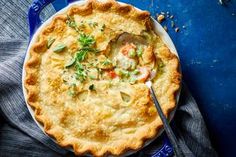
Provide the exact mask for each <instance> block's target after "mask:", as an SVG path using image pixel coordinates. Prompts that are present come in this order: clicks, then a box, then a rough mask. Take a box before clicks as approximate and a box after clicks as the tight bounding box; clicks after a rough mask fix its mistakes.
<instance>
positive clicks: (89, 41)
mask: <svg viewBox="0 0 236 157" xmlns="http://www.w3.org/2000/svg"><path fill="white" fill-rule="evenodd" d="M78 40H79V42H80V44H81V46H82V47H91V46H93V44H94V43H95V40H94V37H93V36H90V35H86V34H84V33H82V34H80V36H79V39H78Z"/></svg>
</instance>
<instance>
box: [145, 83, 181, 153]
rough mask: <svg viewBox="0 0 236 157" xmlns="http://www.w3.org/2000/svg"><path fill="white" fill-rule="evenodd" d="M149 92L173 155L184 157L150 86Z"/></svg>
mask: <svg viewBox="0 0 236 157" xmlns="http://www.w3.org/2000/svg"><path fill="white" fill-rule="evenodd" d="M150 91H151V96H152V99H153V101H154V104H155V106H156V108H157V111H158V113H159V115H160V118H161V120H162V122H163V125H164V129H165V131H166V134H167V136H168V138H169V140H170V143H171V144H172V146H173V148H174V153H175V155H176V156H177V157H184V155H183V153H182V151H181V149H180V147H179V145H178V142H177V139H176V137H175V134H174V132H173V130H172V129H171V127H170V125H169V122H168V121H167V119H166V117H165V115H164V113H163V112H162V109H161V106H160V104H159V102H158V101H157V98H156V95H155V92H154V90H153V88H152V86H150Z"/></svg>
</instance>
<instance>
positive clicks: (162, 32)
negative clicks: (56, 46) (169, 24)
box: [22, 1, 181, 156]
mask: <svg viewBox="0 0 236 157" xmlns="http://www.w3.org/2000/svg"><path fill="white" fill-rule="evenodd" d="M84 3H85V1H77V2H73V3H71V4H69V5H68V6H66V7H65V8H63V9H62V10H60V11H58V12H57V13H56V14H54V15H53V16H52V17H50V18H49V19H48V20H46V21H45V22H44V23H43V24H42V25H41V26H40V27H39V28H38V29H37V31H36V32H35V33H34V35H33V37H32V39H31V41H30V43H29V45H28V49H27V52H26V56H25V59H24V65H23V66H24V67H25V64H26V62H27V61H28V59H29V57H30V55H29V49H30V47H31V46H32V44H33V43H35V41H36V39H37V36H38V34H39V32H41V30H42V29H43V28H44V27H45V26H46V25H48V24H49V23H50V22H51V21H52V19H53V17H54V16H56V15H58V14H62V13H64V12H65V11H66V10H67V9H68V8H69V7H71V6H72V5H75V4H76V5H82V4H84ZM119 3H120V4H125V3H123V2H119ZM135 8H136V7H135ZM136 9H138V8H136ZM138 10H140V9H138ZM151 19H152V22H153V26H154V31H155V33H156V34H158V35H159V36H160V37H161V39H162V41H163V42H164V43H165V44H166V45H167V47H168V48H169V49H170V51H171V52H172V53H174V54H175V55H176V56H178V53H177V50H176V48H175V46H174V44H173V42H172V40H171V38H170V37H169V35H168V34H167V32H166V31H165V30H164V29H163V27H162V26H161V25H160V24H159V23H158V22H157V21H156V20H155V19H153V18H151ZM25 76H26V71H25V68H23V71H22V89H23V94H24V98H25V102H26V105H27V108H28V110H29V112H30V114H31V116H32V117H33V119H34V121H35V123H36V124H37V125H38V126H39V128H40V129H41V130H42V131H43V132H44V133H45V131H44V129H43V126H42V124H40V123H39V122H38V121H37V120H36V119H35V117H34V111H33V109H32V107H31V106H30V105H29V104H28V103H27V99H26V97H27V91H26V89H25V85H24V79H25ZM180 89H181V88H180ZM179 95H180V90H179V91H178V93H177V96H176V102H177V103H176V104H178V101H179ZM176 108H177V105H176V107H175V109H174V110H173V111H172V112H171V114H170V120H172V119H173V117H174V114H175V111H176ZM162 132H163V129H161V131H160V132H159V133H158V134H157V135H156V137H155V138H153V139H151V140H148V141H146V142H145V144H144V146H143V147H145V146H147V145H148V144H150V143H151V142H152V141H154V140H155V139H156V138H157V137H159V136H160V135H161V134H162ZM45 135H47V134H46V133H45ZM47 136H48V135H47ZM48 137H49V136H48ZM49 138H51V137H49ZM51 139H52V140H53V141H54V142H55V143H56V141H55V140H54V139H53V138H51ZM68 149H69V150H71V151H73V150H72V149H71V148H68ZM135 152H136V151H128V152H126V153H125V154H123V155H122V156H127V155H130V154H133V153H135ZM88 155H89V154H88Z"/></svg>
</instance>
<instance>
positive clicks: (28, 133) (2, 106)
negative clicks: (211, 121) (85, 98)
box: [0, 0, 217, 157]
mask: <svg viewBox="0 0 236 157" xmlns="http://www.w3.org/2000/svg"><path fill="white" fill-rule="evenodd" d="M30 3H31V1H30V0H18V1H16V0H15V1H13V0H10V1H9V0H1V1H0V6H1V8H0V15H1V16H0V113H1V115H2V116H3V117H4V120H1V121H0V122H1V123H0V124H1V125H0V157H10V156H11V157H18V156H25V157H29V156H34V157H42V156H45V157H49V156H50V157H52V156H53V157H57V156H58V157H59V156H73V154H72V153H71V152H69V151H67V150H65V149H63V148H61V147H59V146H58V145H57V144H55V143H54V142H53V141H52V140H51V139H50V138H49V137H48V136H47V135H45V134H44V133H43V132H42V131H41V130H40V129H39V127H38V126H37V125H36V124H35V122H34V121H33V119H32V117H31V115H30V114H29V111H28V110H27V107H26V105H25V102H24V98H23V93H22V87H21V73H22V66H23V60H24V55H25V52H26V49H27V45H28V34H29V33H28V24H27V10H28V7H29V5H30ZM54 12H55V10H54V9H53V8H52V6H49V7H47V9H46V10H45V11H44V13H43V14H42V15H41V17H48V16H49V15H52V14H53V13H54ZM0 118H1V117H0ZM174 125H175V126H174V127H175V132H176V135H177V138H178V141H179V142H180V144H181V148H182V151H183V152H184V154H185V156H187V157H191V156H201V157H204V156H206V157H214V156H217V154H216V152H215V151H214V149H213V148H212V146H211V143H210V140H209V137H208V132H207V129H206V127H205V124H204V120H203V118H202V116H201V113H200V112H199V109H198V107H197V104H196V102H195V100H194V99H193V97H192V96H191V94H190V93H189V91H188V90H187V88H186V87H185V86H183V89H182V92H181V98H180V103H179V108H178V109H177V112H176V115H175V118H174ZM159 143H160V140H158V139H157V140H156V141H154V142H153V143H152V144H151V145H150V146H148V147H146V148H145V149H143V150H142V151H139V152H138V153H137V154H135V155H134V156H150V155H153V152H155V151H156V150H157V149H158V146H159ZM156 156H158V155H156ZM159 156H160V155H159Z"/></svg>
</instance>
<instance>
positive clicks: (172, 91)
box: [24, 0, 181, 156]
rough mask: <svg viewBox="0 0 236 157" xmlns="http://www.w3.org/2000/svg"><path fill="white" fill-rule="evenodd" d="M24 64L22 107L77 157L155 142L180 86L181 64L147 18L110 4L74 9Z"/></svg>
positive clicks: (57, 20)
mask: <svg viewBox="0 0 236 157" xmlns="http://www.w3.org/2000/svg"><path fill="white" fill-rule="evenodd" d="M29 53H30V57H29V59H28V60H27V62H26V64H25V67H24V68H25V71H26V77H25V79H24V85H25V88H26V91H27V102H28V104H29V105H30V106H31V107H33V109H34V113H35V118H36V120H37V121H39V122H40V123H41V124H42V125H43V126H44V130H45V132H46V133H47V134H48V135H50V136H51V137H53V138H55V140H56V141H57V143H58V144H59V145H60V146H62V147H72V148H73V150H74V152H75V154H76V155H83V154H86V153H90V154H92V155H94V156H106V155H121V154H122V153H125V152H127V151H129V150H138V149H140V148H141V147H142V146H143V145H144V143H145V141H146V140H149V139H151V138H154V137H155V136H156V135H157V134H158V133H159V131H160V128H162V122H161V120H160V118H159V115H158V113H157V111H156V108H155V106H154V104H153V101H152V99H151V97H150V93H149V89H148V88H147V86H146V85H145V82H146V81H147V80H148V79H150V78H152V84H153V88H154V90H155V91H156V95H157V98H158V100H159V103H160V104H161V107H162V110H163V112H164V114H165V115H166V116H168V115H169V113H170V112H171V111H172V110H173V109H174V108H175V106H176V101H175V100H176V92H177V91H178V89H179V88H180V79H181V75H180V73H179V72H178V65H179V61H178V58H177V57H176V56H175V55H174V54H173V53H171V52H170V50H169V49H168V48H167V46H166V45H165V44H164V43H163V42H162V40H161V39H160V37H159V36H158V35H157V34H155V33H154V31H153V27H152V23H151V19H150V14H149V13H148V12H147V11H141V10H137V9H135V8H134V7H133V6H131V5H127V4H119V3H117V2H116V1H113V0H107V1H105V2H99V1H97V0H89V1H87V2H86V3H85V4H84V5H72V6H71V7H70V8H69V9H68V10H67V11H65V12H64V13H63V14H60V15H57V16H56V17H54V18H53V20H52V21H51V23H50V24H49V25H47V26H45V27H44V28H43V29H42V30H41V32H40V33H38V35H37V39H36V41H35V42H34V43H33V44H32V46H31V47H30V49H29Z"/></svg>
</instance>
